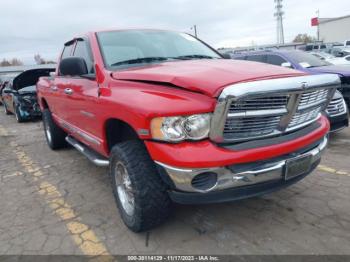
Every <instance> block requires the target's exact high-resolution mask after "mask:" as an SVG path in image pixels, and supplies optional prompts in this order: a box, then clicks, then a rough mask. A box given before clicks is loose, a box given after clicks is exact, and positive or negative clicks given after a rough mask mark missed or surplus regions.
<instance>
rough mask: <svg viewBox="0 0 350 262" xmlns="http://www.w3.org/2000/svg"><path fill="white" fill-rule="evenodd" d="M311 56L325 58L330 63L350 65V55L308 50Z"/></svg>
mask: <svg viewBox="0 0 350 262" xmlns="http://www.w3.org/2000/svg"><path fill="white" fill-rule="evenodd" d="M310 54H312V55H313V56H316V57H317V58H319V59H321V60H325V61H327V62H328V63H331V64H332V65H350V55H348V56H344V57H336V56H334V55H331V54H328V53H325V52H310Z"/></svg>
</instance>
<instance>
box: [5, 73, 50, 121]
mask: <svg viewBox="0 0 350 262" xmlns="http://www.w3.org/2000/svg"><path fill="white" fill-rule="evenodd" d="M53 71H54V69H51V68H41V69H31V70H27V71H24V72H23V73H21V74H19V75H17V76H16V77H15V78H14V79H13V80H12V81H10V82H8V84H7V85H6V86H5V87H4V89H3V90H2V98H3V104H4V108H5V113H6V114H10V113H13V114H15V116H16V120H17V121H18V122H23V121H25V120H29V119H32V118H35V117H39V116H41V111H40V107H39V104H38V102H37V95H36V86H35V84H36V82H37V81H38V80H39V77H41V76H49V75H50V72H53Z"/></svg>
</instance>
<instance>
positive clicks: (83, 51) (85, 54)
mask: <svg viewBox="0 0 350 262" xmlns="http://www.w3.org/2000/svg"><path fill="white" fill-rule="evenodd" d="M73 56H75V57H81V58H83V59H84V60H85V62H86V65H87V68H88V71H89V73H93V71H94V70H93V68H94V67H93V63H92V59H91V55H90V52H89V49H88V46H87V44H86V42H85V41H77V44H76V46H75V50H74V55H73Z"/></svg>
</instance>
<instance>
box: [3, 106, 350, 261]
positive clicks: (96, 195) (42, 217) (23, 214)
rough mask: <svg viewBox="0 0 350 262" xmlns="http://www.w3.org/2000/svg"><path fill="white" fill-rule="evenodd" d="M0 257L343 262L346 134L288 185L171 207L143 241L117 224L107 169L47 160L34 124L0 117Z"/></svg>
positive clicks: (349, 221)
mask: <svg viewBox="0 0 350 262" xmlns="http://www.w3.org/2000/svg"><path fill="white" fill-rule="evenodd" d="M0 210H1V212H0V254H16V255H19V254H90V255H93V254H102V253H103V254H135V253H138V254H140V253H142V254H204V253H205V254H350V249H349V246H350V234H349V232H350V129H346V130H343V131H341V132H340V133H338V134H337V135H334V136H332V137H331V141H330V145H329V148H328V150H327V151H326V153H325V156H324V158H323V161H322V165H321V166H320V167H319V168H318V170H317V171H315V172H314V173H313V174H312V175H310V176H308V177H307V178H305V179H304V180H303V181H301V182H299V183H298V184H296V185H294V186H292V187H290V188H288V189H286V190H282V191H279V192H276V193H273V194H270V195H267V196H264V197H259V198H254V199H249V200H244V201H239V202H233V203H228V204H218V205H204V206H176V208H175V212H174V215H173V216H172V218H171V219H170V220H169V221H168V222H167V223H165V224H164V225H162V226H161V227H159V228H157V229H154V230H152V231H150V232H147V233H142V234H134V233H132V232H130V231H129V230H128V229H127V228H126V227H125V226H124V225H123V223H122V221H121V219H120V217H119V214H118V211H117V209H116V206H115V203H114V199H113V197H112V193H111V188H110V185H109V179H108V176H107V169H105V168H99V167H95V166H94V165H93V164H91V163H90V162H89V161H88V160H86V159H85V158H84V157H83V156H82V155H80V154H79V153H78V152H77V151H75V150H74V149H65V150H61V151H57V152H53V151H51V150H50V149H49V148H48V147H47V145H46V141H45V140H44V135H43V131H42V123H41V122H40V121H37V122H29V123H23V124H17V123H16V121H15V119H14V117H13V116H5V115H4V114H3V113H1V114H0Z"/></svg>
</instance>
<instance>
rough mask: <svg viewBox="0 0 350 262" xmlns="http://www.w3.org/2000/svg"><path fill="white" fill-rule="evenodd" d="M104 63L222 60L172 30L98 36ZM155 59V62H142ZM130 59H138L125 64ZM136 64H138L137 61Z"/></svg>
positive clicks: (112, 33) (184, 35)
mask: <svg viewBox="0 0 350 262" xmlns="http://www.w3.org/2000/svg"><path fill="white" fill-rule="evenodd" d="M98 40H99V43H100V47H101V51H102V54H103V57H104V60H105V64H106V65H107V66H110V67H120V66H123V67H127V66H139V65H140V64H146V63H161V62H162V61H167V60H172V59H204V58H208V59H209V58H221V57H220V56H219V55H218V54H217V53H216V52H215V51H213V50H212V49H210V48H209V47H208V46H206V45H205V44H203V43H202V42H200V41H199V40H197V39H196V38H194V37H192V36H190V35H188V34H184V33H177V32H172V31H157V30H126V31H111V32H101V33H98ZM143 58H157V59H155V60H152V59H151V60H149V61H147V59H145V60H141V59H143ZM130 60H137V61H135V62H134V63H128V61H130ZM138 61H139V62H138Z"/></svg>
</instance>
